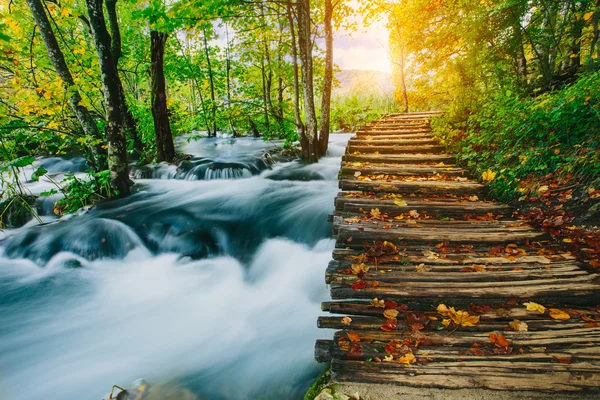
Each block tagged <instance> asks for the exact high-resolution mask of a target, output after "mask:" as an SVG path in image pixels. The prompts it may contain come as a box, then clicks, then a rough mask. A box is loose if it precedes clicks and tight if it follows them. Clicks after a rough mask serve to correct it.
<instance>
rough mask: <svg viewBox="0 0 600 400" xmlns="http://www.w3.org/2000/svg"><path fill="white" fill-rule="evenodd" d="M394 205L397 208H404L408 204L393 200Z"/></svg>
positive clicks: (400, 200)
mask: <svg viewBox="0 0 600 400" xmlns="http://www.w3.org/2000/svg"><path fill="white" fill-rule="evenodd" d="M394 204H395V205H397V206H398V207H406V206H407V205H408V204H407V203H406V201H404V200H402V199H394Z"/></svg>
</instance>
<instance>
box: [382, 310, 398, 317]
mask: <svg viewBox="0 0 600 400" xmlns="http://www.w3.org/2000/svg"><path fill="white" fill-rule="evenodd" d="M383 316H384V317H386V318H387V319H394V318H396V317H397V316H398V311H396V310H392V309H390V310H385V311H384V312H383Z"/></svg>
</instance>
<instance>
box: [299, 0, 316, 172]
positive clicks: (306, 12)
mask: <svg viewBox="0 0 600 400" xmlns="http://www.w3.org/2000/svg"><path fill="white" fill-rule="evenodd" d="M297 4H298V47H299V50H300V61H301V62H302V68H301V70H302V89H303V92H304V120H305V124H306V125H305V135H306V140H305V143H303V147H302V156H303V158H304V160H305V161H308V162H317V161H318V159H319V138H318V135H317V116H316V112H315V99H314V88H313V58H312V48H311V47H312V46H311V44H312V43H311V26H310V24H311V22H310V0H298V2H297Z"/></svg>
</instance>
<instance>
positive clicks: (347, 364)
mask: <svg viewBox="0 0 600 400" xmlns="http://www.w3.org/2000/svg"><path fill="white" fill-rule="evenodd" d="M431 116H432V114H427V113H422V114H395V115H391V116H388V117H386V118H384V119H381V120H379V121H374V122H373V123H371V124H369V125H368V126H366V127H364V128H363V129H361V130H359V131H358V132H357V135H356V136H355V137H353V138H352V139H351V140H350V141H349V143H348V148H347V152H346V155H345V156H344V157H343V159H342V166H341V171H340V188H341V189H342V191H341V192H340V193H339V194H338V196H337V198H336V202H335V213H334V215H333V226H334V228H333V229H334V235H335V237H336V239H337V242H336V249H335V250H334V252H333V260H332V261H331V263H330V264H329V267H328V268H327V272H326V281H327V283H329V284H330V285H331V297H332V299H334V301H332V302H326V303H323V305H322V309H323V311H326V312H329V313H331V314H333V315H330V316H323V317H320V318H319V320H318V325H319V327H321V328H328V329H335V330H336V331H335V333H334V334H333V340H319V341H317V344H316V349H315V357H316V359H317V360H318V361H320V362H330V363H331V373H332V378H333V380H334V381H338V382H344V381H348V382H367V383H388V384H400V385H408V386H416V387H431V388H436V387H437V388H487V389H498V390H540V391H578V390H584V389H598V388H600V309H599V307H598V305H599V304H600V281H599V278H598V275H597V274H595V273H593V272H592V271H588V270H586V269H585V267H584V266H582V264H580V263H578V262H577V261H576V260H575V259H574V258H573V257H572V256H571V255H570V254H567V253H564V252H563V251H561V248H560V246H558V245H556V244H554V243H553V242H551V241H550V238H549V237H548V236H547V235H546V234H545V233H544V232H541V231H537V230H535V229H533V228H532V227H530V226H529V225H527V224H526V223H524V222H522V221H520V220H516V219H514V218H512V209H511V208H510V207H509V206H507V205H505V204H501V203H498V202H494V201H489V200H485V198H486V196H485V186H484V185H482V184H480V183H478V182H477V181H476V180H472V179H469V178H468V174H467V172H466V171H464V170H463V169H461V168H459V167H458V166H456V164H455V163H454V157H452V155H450V154H446V153H445V152H444V150H443V148H442V147H440V146H439V145H438V144H437V142H436V141H435V140H434V138H433V137H432V136H431V135H430V126H429V118H430V117H431Z"/></svg>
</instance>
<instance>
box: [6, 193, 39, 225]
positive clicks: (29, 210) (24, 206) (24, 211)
mask: <svg viewBox="0 0 600 400" xmlns="http://www.w3.org/2000/svg"><path fill="white" fill-rule="evenodd" d="M35 201H36V197H35V196H27V195H17V196H13V197H10V198H8V199H6V200H4V201H3V202H1V203H0V215H1V216H2V218H1V219H0V226H1V227H2V228H19V227H21V226H23V225H25V224H26V223H27V222H29V220H30V219H31V218H33V217H34V214H33V213H34V212H35V209H34V205H35Z"/></svg>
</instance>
